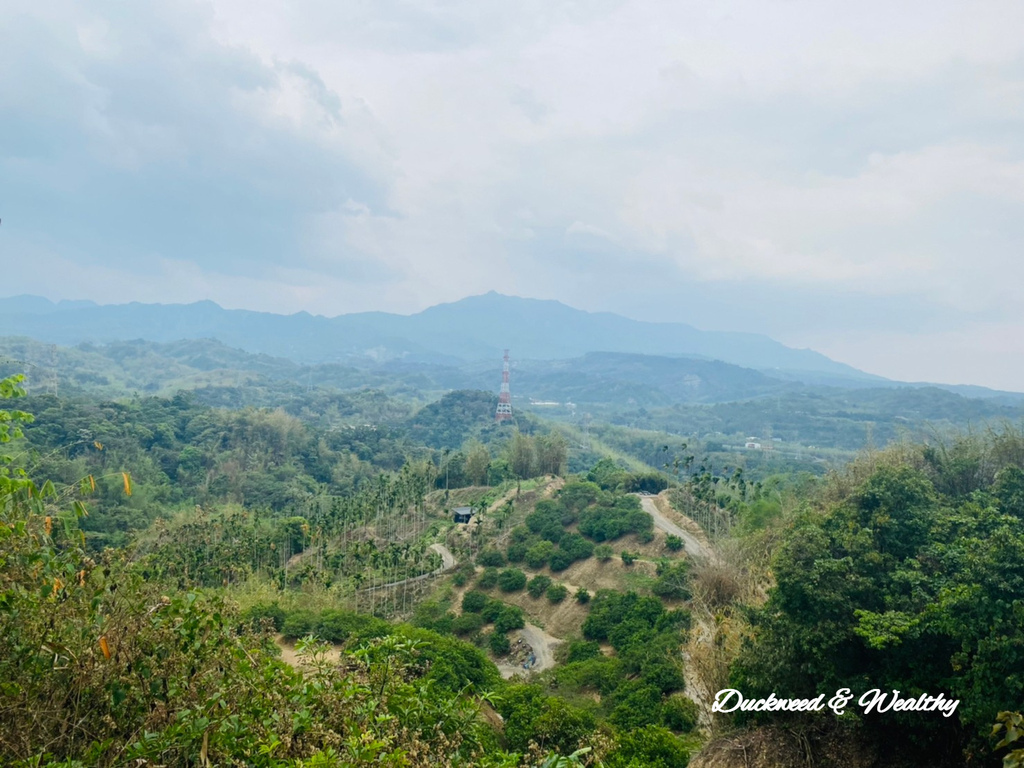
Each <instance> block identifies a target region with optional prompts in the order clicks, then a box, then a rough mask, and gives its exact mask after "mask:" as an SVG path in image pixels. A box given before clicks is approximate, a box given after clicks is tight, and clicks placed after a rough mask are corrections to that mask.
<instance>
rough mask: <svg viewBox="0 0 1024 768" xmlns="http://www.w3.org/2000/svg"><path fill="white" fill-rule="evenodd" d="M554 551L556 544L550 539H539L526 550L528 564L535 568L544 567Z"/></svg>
mask: <svg viewBox="0 0 1024 768" xmlns="http://www.w3.org/2000/svg"><path fill="white" fill-rule="evenodd" d="M554 551H555V545H554V544H552V543H551V542H550V541H538V542H537V543H536V544H534V545H533V546H532V547H530V548H529V549H528V550H526V556H525V560H526V564H527V565H528V566H530V567H531V568H534V569H537V568H543V567H544V566H545V565H547V562H548V558H550V557H551V555H552V554H553V553H554Z"/></svg>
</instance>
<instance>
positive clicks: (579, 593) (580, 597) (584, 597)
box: [576, 587, 590, 605]
mask: <svg viewBox="0 0 1024 768" xmlns="http://www.w3.org/2000/svg"><path fill="white" fill-rule="evenodd" d="M576 602H577V603H579V604H580V605H586V604H587V603H589V602H590V593H589V592H588V591H587V588H586V587H580V588H579V589H577V590H576Z"/></svg>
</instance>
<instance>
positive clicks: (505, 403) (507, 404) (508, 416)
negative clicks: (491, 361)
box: [494, 349, 512, 423]
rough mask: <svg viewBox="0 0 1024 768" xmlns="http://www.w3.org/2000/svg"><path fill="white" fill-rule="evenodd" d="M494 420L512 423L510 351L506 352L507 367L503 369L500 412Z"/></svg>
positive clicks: (499, 396)
mask: <svg viewBox="0 0 1024 768" xmlns="http://www.w3.org/2000/svg"><path fill="white" fill-rule="evenodd" d="M494 420H495V421H497V422H499V423H501V422H502V421H512V393H511V392H509V389H508V350H507V349H506V350H505V365H504V366H502V369H501V393H500V394H499V395H498V410H497V411H496V412H495V414H494Z"/></svg>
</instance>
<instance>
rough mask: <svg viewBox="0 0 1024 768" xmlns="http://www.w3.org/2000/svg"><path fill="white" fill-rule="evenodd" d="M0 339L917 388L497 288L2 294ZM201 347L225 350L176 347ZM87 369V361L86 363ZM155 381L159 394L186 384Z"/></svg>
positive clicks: (394, 377) (386, 364)
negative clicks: (297, 299)
mask: <svg viewBox="0 0 1024 768" xmlns="http://www.w3.org/2000/svg"><path fill="white" fill-rule="evenodd" d="M0 336H5V337H29V338H31V339H35V340H38V341H42V342H47V343H50V344H60V345H64V346H69V347H70V346H75V345H82V344H92V345H101V346H102V345H113V347H112V348H111V349H109V350H106V351H105V352H104V353H103V354H105V355H108V356H110V355H113V356H125V355H127V357H126V358H125V359H128V358H133V357H137V356H138V355H142V354H143V352H142V351H140V350H138V349H135V350H134V351H133V350H132V348H131V347H130V345H129V346H127V347H126V346H124V342H128V341H133V340H142V341H147V342H155V343H158V344H160V345H170V346H163V347H161V349H160V350H158V351H156V352H155V353H153V354H156V356H157V357H156V358H154V359H161V360H163V359H165V358H167V357H168V356H170V359H172V360H175V361H177V362H176V363H175V365H177V363H181V365H183V366H184V368H182V369H181V370H180V373H181V376H185V377H188V376H193V377H194V375H195V373H196V372H197V371H199V372H208V371H213V370H217V369H220V370H231V371H249V372H252V373H256V374H260V375H264V376H269V377H270V378H271V379H274V378H277V379H292V380H294V379H295V377H296V376H297V375H301V376H302V377H304V379H305V380H307V381H313V380H316V381H318V382H320V383H322V384H324V385H326V386H335V387H341V388H345V387H351V386H377V385H379V384H381V383H385V382H391V383H394V382H401V384H400V385H401V386H404V387H408V388H413V389H415V388H421V389H423V390H426V391H431V390H445V389H458V388H466V387H470V388H480V389H486V390H491V389H494V388H495V381H496V374H495V371H496V369H498V368H499V366H500V361H501V356H502V353H503V350H504V349H506V348H508V349H511V350H512V356H513V360H514V365H515V378H516V382H517V391H518V392H519V393H520V394H522V393H529V396H530V397H532V398H537V399H551V400H560V401H566V400H578V401H580V402H618V403H628V402H635V403H645V404H652V405H657V404H668V403H671V402H724V401H730V400H740V399H744V398H750V397H759V396H764V395H769V394H779V393H780V392H785V391H791V390H792V389H793V388H794V387H797V388H798V387H800V386H801V385H803V386H812V387H821V386H825V387H839V388H843V389H860V388H875V387H907V386H921V385H920V384H910V383H905V382H895V381H891V380H888V379H884V378H882V377H880V376H874V375H871V374H868V373H865V372H863V371H859V370H857V369H856V368H853V367H851V366H849V365H846V364H844V363H840V362H837V361H835V360H831V359H829V358H828V357H826V356H825V355H822V354H820V353H818V352H815V351H813V350H809V349H794V348H792V347H787V346H785V345H784V344H781V343H779V342H777V341H775V340H773V339H771V338H769V337H767V336H764V335H760V334H752V333H731V332H721V331H703V330H699V329H697V328H694V327H693V326H690V325H685V324H683V323H651V322H642V321H638V320H631V319H629V318H626V317H622V316H620V315H615V314H611V313H607V312H597V313H592V312H585V311H582V310H578V309H574V308H572V307H569V306H566V305H565V304H562V303H560V302H557V301H549V300H538V299H524V298H519V297H514V296H504V295H502V294H498V293H494V292H491V293H487V294H484V295H481V296H471V297H468V298H465V299H462V300H460V301H456V302H453V303H450V304H440V305H437V306H434V307H430V308H428V309H426V310H423V311H422V312H418V313H415V314H411V315H398V314H390V313H385V312H363V313H354V314H347V315H339V316H337V317H331V318H328V317H323V316H319V315H311V314H309V313H306V312H300V313H297V314H293V315H280V314H273V313H269V312H254V311H250V310H236V309H224V308H222V307H220V306H218V305H217V304H215V303H214V302H212V301H201V302H196V303H193V304H141V303H130V304H116V305H98V304H95V303H93V302H89V301H62V302H57V303H54V302H51V301H49V300H48V299H45V298H41V297H38V296H16V297H11V298H5V299H0ZM198 339H206V340H215V341H216V342H218V344H215V345H213V346H209V345H207V346H203V345H200V346H198V347H197V346H196V345H180V344H178V342H182V341H187V340H198ZM10 350H11V347H10V346H9V345H8V348H7V350H6V351H7V352H8V354H10ZM151 353H152V350H150V351H147V352H145V354H151ZM244 353H247V354H244ZM179 355H184V358H181V357H179ZM78 364H79V365H84V364H85V363H84V358H83V359H82V360H80V361H79V363H78ZM100 367H102V366H100ZM157 373H158V374H161V375H156V377H155V378H154V379H153V381H152V386H153V387H163V386H166V385H167V383H168V381H173V380H176V379H178V378H181V377H180V376H177V375H171V373H170V372H169V371H166V372H162V371H161V372H157ZM143 378H145V377H143ZM937 386H941V387H942V388H943V389H946V390H948V391H951V392H955V393H957V394H961V395H963V396H965V397H971V398H991V399H995V400H998V401H1001V402H1003V403H1005V404H1012V405H1017V404H1019V403H1021V402H1022V401H1024V395H1020V394H1018V393H1007V392H998V391H994V390H989V389H986V388H984V387H976V386H953V385H937Z"/></svg>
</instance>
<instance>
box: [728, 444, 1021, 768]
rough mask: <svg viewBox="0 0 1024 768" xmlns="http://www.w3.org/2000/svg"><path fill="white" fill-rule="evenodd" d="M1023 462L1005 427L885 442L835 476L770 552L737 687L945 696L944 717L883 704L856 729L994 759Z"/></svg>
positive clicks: (758, 691) (932, 750)
mask: <svg viewBox="0 0 1024 768" xmlns="http://www.w3.org/2000/svg"><path fill="white" fill-rule="evenodd" d="M1022 461H1024V435H1021V434H1019V433H1016V432H1014V431H1013V430H1009V429H1008V430H1006V431H1005V432H1003V433H1000V434H994V435H990V436H988V438H986V439H973V438H963V439H960V440H958V441H956V442H954V443H953V444H952V445H949V446H939V447H924V448H921V449H914V450H909V451H908V450H904V451H897V450H893V451H890V452H888V453H885V454H882V455H878V456H873V457H869V458H868V459H866V460H865V461H864V462H862V463H861V464H860V465H857V466H854V467H853V468H852V469H851V470H850V472H848V473H847V474H846V475H844V476H841V477H838V478H836V479H835V480H834V482H833V483H832V485H831V487H830V488H829V496H828V497H827V498H826V500H825V504H824V506H823V508H822V509H821V510H818V511H812V512H807V513H805V514H803V515H802V516H800V517H799V518H798V519H797V520H796V522H795V525H794V526H793V528H792V530H791V531H789V533H788V534H787V536H786V540H785V542H784V544H783V546H782V547H781V548H780V551H779V552H778V553H777V556H776V558H775V562H774V567H773V572H774V574H775V578H776V580H777V586H776V587H775V588H774V589H773V590H772V592H771V596H770V599H769V600H768V603H767V605H766V606H765V607H764V609H763V610H761V611H760V612H758V613H757V614H756V615H755V616H754V623H753V630H754V634H753V641H752V642H751V643H750V644H749V646H748V648H747V649H746V651H745V652H744V653H743V654H742V656H741V658H740V659H739V663H738V664H737V665H736V667H735V670H734V687H736V688H739V689H740V690H742V691H743V692H744V695H745V696H749V697H761V696H767V695H768V694H769V693H771V692H773V691H774V692H776V694H777V695H778V696H783V697H794V696H795V697H805V696H814V695H815V694H816V693H826V694H827V695H829V696H831V695H832V694H833V693H834V692H835V691H836V690H837V689H839V688H844V687H845V688H850V689H851V690H852V691H853V692H854V693H855V694H857V695H858V696H859V695H860V694H861V693H863V692H865V691H867V690H870V689H872V688H880V689H882V690H883V691H891V690H892V689H897V690H899V691H901V692H902V694H903V695H904V696H905V697H908V698H909V697H914V698H916V697H917V696H919V695H920V694H922V693H927V694H933V695H934V694H938V693H939V692H944V693H945V694H946V695H947V696H948V697H951V698H955V699H959V700H960V705H959V707H958V709H957V710H956V713H955V716H954V717H952V718H949V719H946V718H943V717H941V716H939V715H937V714H934V713H914V712H888V713H885V714H881V715H879V714H872V715H870V716H867V717H864V718H863V722H862V723H861V725H862V727H863V728H864V729H865V731H866V732H868V733H871V734H874V737H875V738H876V739H877V740H878V742H879V743H885V744H886V745H887V748H888V749H889V750H897V751H899V750H901V749H902V750H903V751H905V752H911V753H913V754H915V755H918V756H919V757H920V758H922V759H931V760H933V761H935V762H936V763H938V762H941V761H947V762H949V761H952V762H953V763H955V764H959V763H960V760H962V759H964V758H967V759H968V760H970V759H971V758H972V757H973V758H978V757H981V756H986V757H983V758H982V759H991V757H987V756H990V755H991V747H992V744H991V741H990V740H989V734H990V732H991V729H992V723H993V722H994V721H995V720H996V717H997V715H998V714H999V712H1000V711H1001V710H1016V709H1019V708H1020V705H1021V702H1022V701H1024V598H1022V595H1024V470H1022ZM783 717H789V716H783ZM852 717H855V715H847V716H845V718H846V719H847V720H848V719H851V718H852ZM789 719H793V718H792V717H789Z"/></svg>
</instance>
